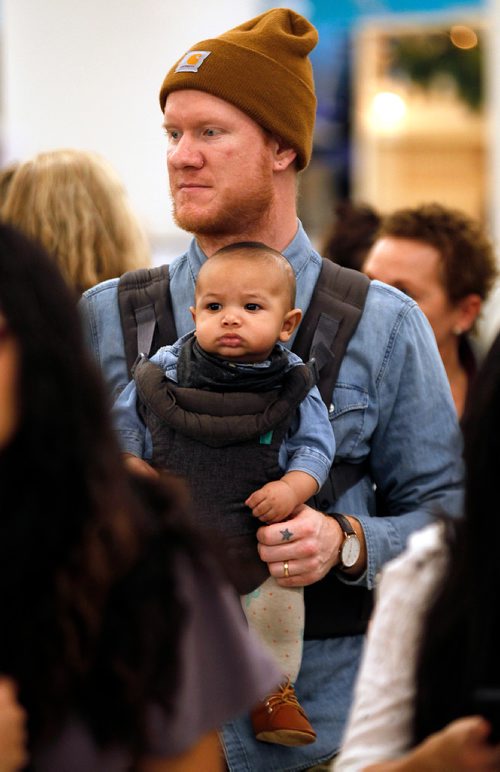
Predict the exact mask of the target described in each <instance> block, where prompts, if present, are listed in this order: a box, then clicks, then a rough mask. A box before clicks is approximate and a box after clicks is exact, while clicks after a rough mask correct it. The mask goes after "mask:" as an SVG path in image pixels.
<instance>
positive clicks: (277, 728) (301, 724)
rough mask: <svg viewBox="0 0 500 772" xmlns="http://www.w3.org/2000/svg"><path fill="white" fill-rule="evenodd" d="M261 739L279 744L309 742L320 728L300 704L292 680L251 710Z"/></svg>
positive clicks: (304, 743)
mask: <svg viewBox="0 0 500 772" xmlns="http://www.w3.org/2000/svg"><path fill="white" fill-rule="evenodd" d="M250 718H251V720H252V726H253V731H254V733H255V737H256V739H257V740H261V741H262V742H265V743H277V744H278V745H309V744H310V743H313V742H314V741H315V740H316V732H315V731H314V729H313V728H312V726H311V724H310V723H309V719H308V718H307V716H306V713H305V711H304V709H303V708H302V706H301V705H300V703H299V701H298V699H297V695H296V694H295V689H294V688H293V686H292V685H291V683H290V681H286V682H285V683H284V684H282V685H281V686H280V688H279V690H278V691H277V692H276V693H274V694H270V695H269V696H268V697H266V699H265V700H263V701H262V702H260V703H259V704H258V705H257V707H256V708H254V710H253V711H252V713H251V716H250Z"/></svg>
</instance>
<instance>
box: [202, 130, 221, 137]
mask: <svg viewBox="0 0 500 772" xmlns="http://www.w3.org/2000/svg"><path fill="white" fill-rule="evenodd" d="M218 133H219V132H218V130H217V129H205V135H206V136H207V137H216V136H217V134H218Z"/></svg>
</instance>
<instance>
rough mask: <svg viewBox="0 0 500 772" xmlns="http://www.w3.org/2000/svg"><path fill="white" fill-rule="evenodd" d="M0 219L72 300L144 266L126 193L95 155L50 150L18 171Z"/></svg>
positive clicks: (142, 242) (144, 249)
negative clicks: (54, 269) (51, 270)
mask: <svg viewBox="0 0 500 772" xmlns="http://www.w3.org/2000/svg"><path fill="white" fill-rule="evenodd" d="M1 213H2V219H3V220H4V221H5V222H7V223H10V224H12V225H15V226H16V227H17V228H19V229H20V230H21V231H23V232H24V233H25V234H26V235H28V236H30V237H31V238H33V239H35V240H36V241H38V242H39V243H40V244H42V246H43V247H45V249H46V250H47V251H48V252H49V254H51V255H52V256H53V257H54V258H55V260H56V262H57V264H58V265H59V268H60V269H61V271H62V273H63V275H64V277H65V278H66V280H67V281H68V283H69V284H70V285H71V286H72V287H74V288H75V289H76V290H77V292H84V291H85V290H86V289H88V288H89V287H93V286H94V284H97V283H99V282H101V281H104V280H105V279H111V278H113V277H115V276H120V275H121V274H122V273H125V271H130V270H134V269H136V268H141V267H146V266H148V265H149V263H150V254H149V247H148V243H147V240H146V237H145V234H144V233H143V230H142V228H141V226H140V223H139V221H138V219H137V217H136V215H135V214H134V212H133V210H132V207H131V205H130V202H129V200H128V197H127V193H126V190H125V187H124V185H123V183H122V181H121V180H120V178H119V176H118V175H117V173H116V171H115V170H114V169H113V167H112V166H111V165H110V164H109V163H108V162H107V161H106V160H105V159H104V158H102V157H101V156H99V155H97V154H96V153H92V152H89V151H84V150H76V149H60V150H52V151H49V152H44V153H39V154H38V155H36V156H34V157H33V158H30V159H28V160H27V161H25V162H23V163H21V164H20V165H19V168H18V169H17V171H16V172H15V174H14V176H13V178H12V181H11V184H10V187H9V190H8V193H7V197H6V199H5V201H4V204H3V206H2V210H1Z"/></svg>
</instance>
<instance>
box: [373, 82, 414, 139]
mask: <svg viewBox="0 0 500 772" xmlns="http://www.w3.org/2000/svg"><path fill="white" fill-rule="evenodd" d="M405 113H406V102H405V100H404V99H403V97H401V96H399V94H395V93H394V92H393V91H380V92H379V93H378V94H375V96H374V97H373V100H372V105H371V114H372V121H373V123H374V124H375V126H376V127H377V128H378V129H385V130H387V129H395V128H397V127H398V125H399V124H400V123H401V121H402V120H403V118H404V116H405Z"/></svg>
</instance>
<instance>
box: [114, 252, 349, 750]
mask: <svg viewBox="0 0 500 772" xmlns="http://www.w3.org/2000/svg"><path fill="white" fill-rule="evenodd" d="M294 306H295V276H294V273H293V270H292V268H291V266H290V264H289V263H288V261H287V260H286V258H284V257H283V255H281V254H280V253H279V252H277V251H275V250H274V249H271V248H270V247H268V246H266V245H264V244H261V243H258V242H241V243H238V244H232V245H229V246H226V247H223V248H222V249H220V250H219V251H218V252H216V253H215V254H214V255H213V256H212V257H210V258H209V259H208V260H207V261H206V262H205V263H204V264H203V265H202V267H201V269H200V272H199V274H198V278H197V282H196V292H195V306H193V307H192V308H191V309H190V310H191V313H192V315H193V320H194V323H195V330H194V332H193V333H190V334H188V335H186V336H184V337H183V338H181V339H179V340H178V341H177V342H176V343H175V344H174V345H172V346H165V347H163V348H161V349H160V350H159V351H158V352H157V353H156V354H155V355H154V356H153V357H152V358H151V360H147V359H146V357H142V358H141V359H140V360H139V361H138V363H137V364H136V366H135V370H134V380H133V381H131V383H129V384H128V386H127V387H126V389H125V390H124V391H123V392H122V394H121V395H120V397H119V399H118V400H117V402H116V403H115V406H114V408H113V412H114V421H115V426H116V429H117V431H118V433H119V437H120V442H121V446H122V450H123V451H124V453H125V457H126V463H127V465H129V466H130V467H131V468H132V469H135V471H137V472H140V473H147V474H156V472H155V471H153V468H167V469H169V471H173V472H175V473H177V474H182V475H183V476H184V477H186V478H187V480H188V482H189V487H190V492H191V495H192V498H193V501H194V505H195V511H196V514H197V517H198V519H199V522H200V523H201V524H203V527H204V528H205V529H209V530H212V531H215V532H216V534H217V536H218V538H219V539H221V538H222V537H225V538H226V539H227V542H226V543H227V552H228V555H229V556H230V557H233V558H235V560H234V561H231V562H234V564H235V565H237V566H238V567H239V574H238V576H237V577H236V579H235V584H236V586H237V588H238V591H239V592H240V594H242V604H243V608H244V610H245V613H246V615H247V619H248V622H249V624H250V625H251V626H252V627H253V628H255V629H256V630H257V631H258V633H259V635H260V637H261V638H262V639H263V640H264V642H265V643H267V644H268V645H269V647H270V648H271V649H272V651H273V653H274V654H275V656H276V658H277V659H278V661H279V663H280V665H281V667H282V670H283V674H284V681H283V684H282V685H281V687H280V689H279V690H278V691H277V692H276V693H275V694H272V695H268V696H267V697H265V699H263V700H262V703H261V704H260V705H258V706H257V707H256V709H255V710H254V711H253V713H252V716H251V719H252V725H253V728H254V732H255V736H256V738H257V739H258V740H262V741H264V742H274V743H279V744H282V745H305V744H308V743H311V742H314V740H315V738H316V733H315V732H314V730H313V728H312V726H311V725H310V723H309V720H308V718H307V716H306V714H305V711H304V710H303V708H302V707H301V705H300V704H299V702H298V700H297V697H296V694H295V690H294V687H293V683H294V681H295V679H296V677H297V675H298V672H299V669H300V662H301V657H302V636H303V627H304V602H303V588H295V587H282V586H280V585H279V584H278V583H277V581H276V579H275V578H273V577H271V576H269V571H268V568H267V565H266V564H265V563H263V562H262V561H261V560H260V558H259V555H258V551H257V545H256V537H255V532H256V530H257V528H258V527H259V526H260V524H261V523H266V524H267V523H271V522H281V521H285V520H287V521H289V522H288V524H287V525H286V526H285V527H284V528H283V531H282V538H283V541H287V540H293V520H290V518H293V515H294V512H295V511H296V510H297V509H299V508H300V507H301V505H302V504H304V503H305V502H306V501H307V500H308V499H309V498H310V497H311V496H313V495H314V494H315V493H317V491H318V490H319V488H320V487H321V486H322V485H323V483H324V481H325V480H326V478H327V476H328V473H329V470H330V466H331V464H332V462H333V457H334V455H335V442H334V437H333V432H332V429H331V425H330V421H329V418H328V412H327V409H326V407H325V405H324V403H323V402H322V400H321V397H320V394H319V391H318V389H317V388H316V386H315V385H314V378H313V376H312V371H311V369H310V368H309V367H308V366H307V365H304V364H303V363H302V361H301V360H300V359H299V358H298V357H297V356H296V355H295V354H293V353H291V352H290V351H288V350H287V349H286V348H285V347H284V346H283V345H282V344H283V343H286V342H287V341H289V340H290V338H291V337H292V335H293V333H294V332H295V330H296V329H297V327H298V325H299V323H300V320H301V318H302V312H301V310H300V309H298V308H295V307H294ZM146 459H147V461H150V462H151V464H152V466H151V465H150V464H148V463H147V461H146ZM250 511H251V514H252V515H253V518H252V517H251V516H250ZM288 575H289V572H288V563H287V562H286V561H285V562H284V563H283V576H284V577H285V578H287V577H288Z"/></svg>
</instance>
